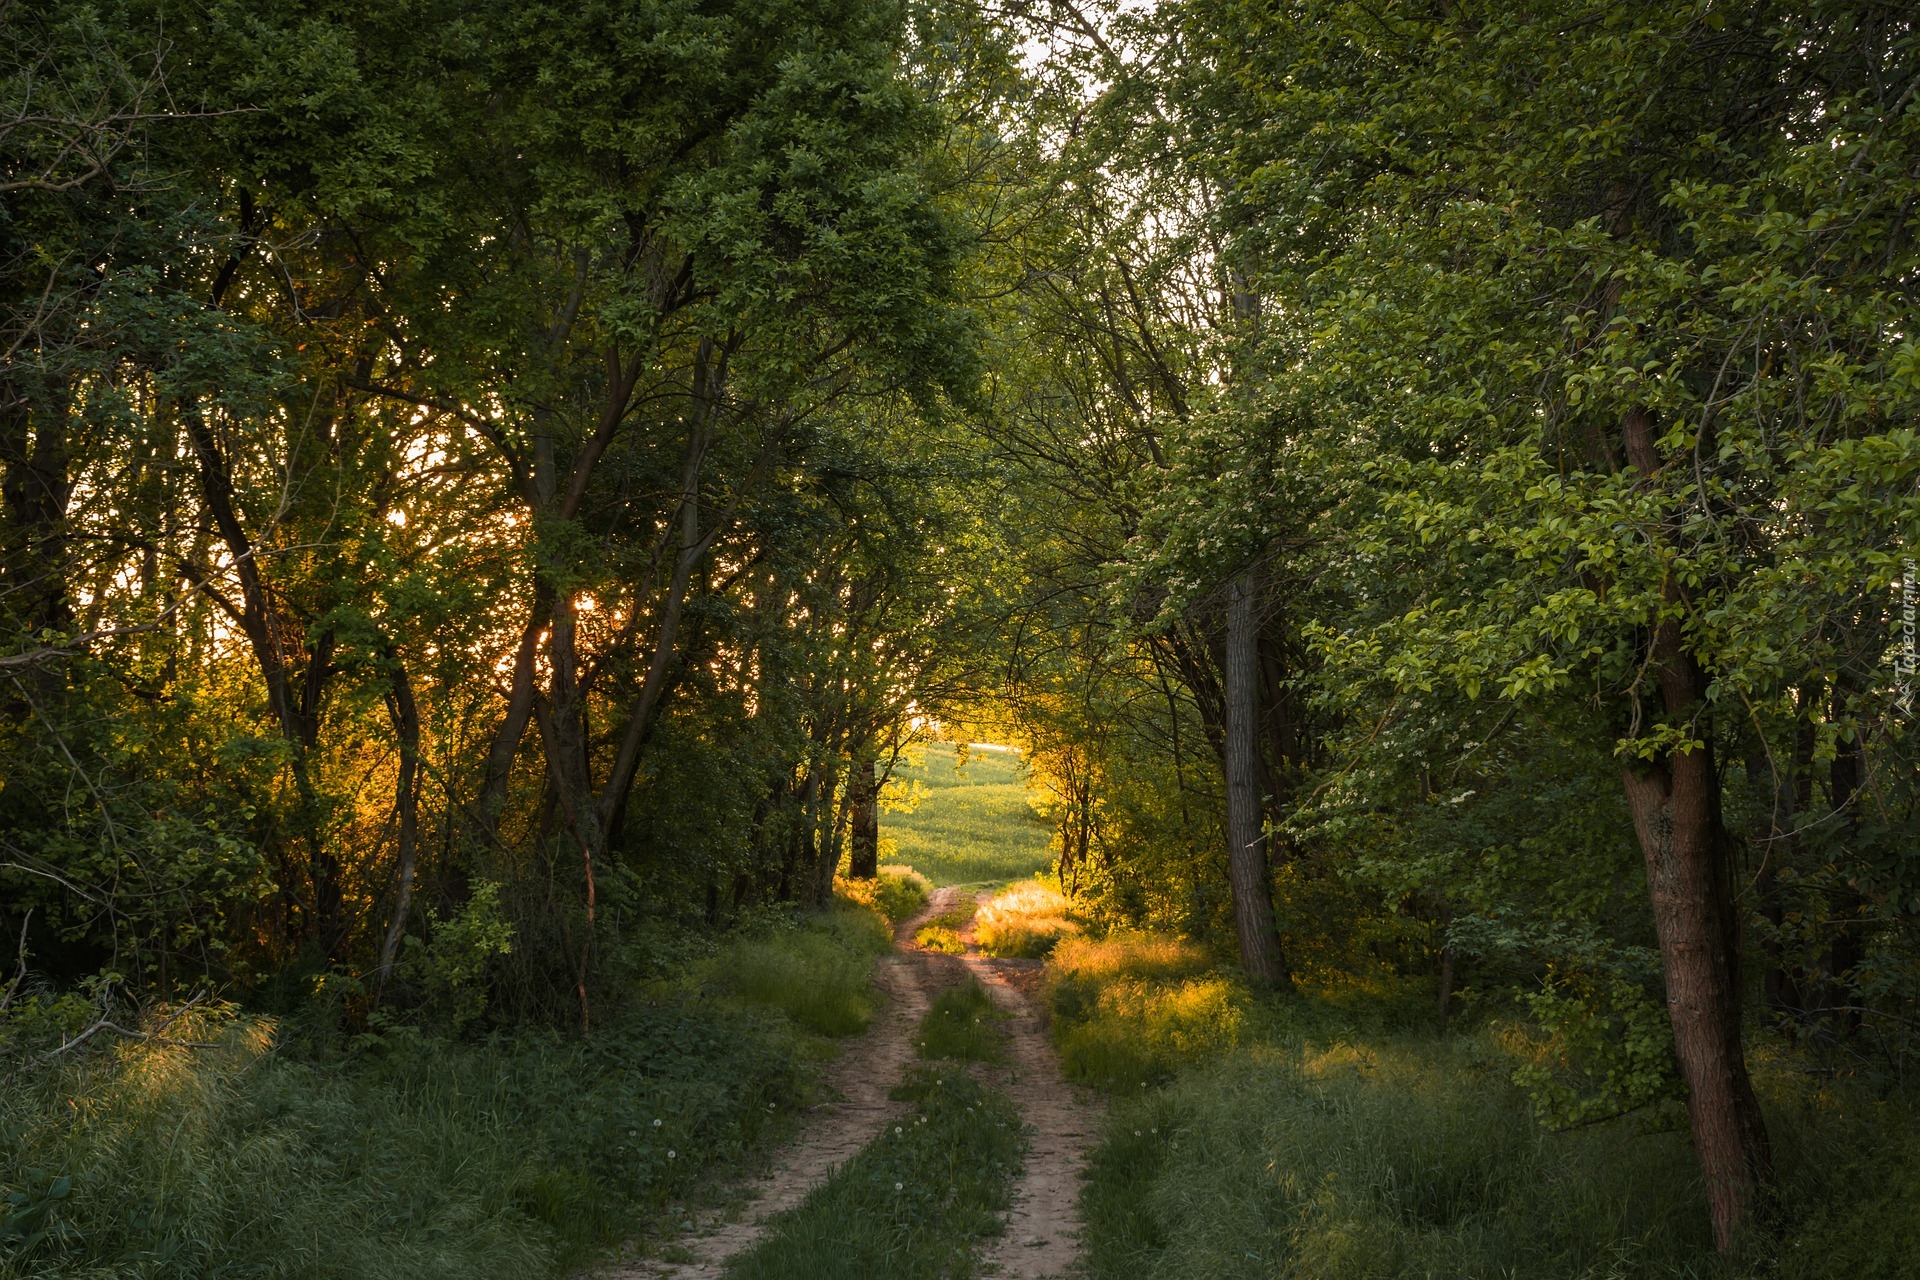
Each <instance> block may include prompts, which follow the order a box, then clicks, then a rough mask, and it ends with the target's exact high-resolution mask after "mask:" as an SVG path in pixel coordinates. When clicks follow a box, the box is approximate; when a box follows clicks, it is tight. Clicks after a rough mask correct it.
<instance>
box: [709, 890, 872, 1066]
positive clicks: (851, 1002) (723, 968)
mask: <svg viewBox="0 0 1920 1280" xmlns="http://www.w3.org/2000/svg"><path fill="white" fill-rule="evenodd" d="M892 945H893V934H892V932H891V931H890V930H889V929H888V928H887V926H886V923H885V921H884V920H882V919H881V917H880V916H879V915H877V914H876V913H874V912H873V911H869V910H861V909H859V908H850V907H844V906H843V907H838V908H836V909H834V910H831V911H827V912H823V913H822V914H821V915H819V916H816V917H814V918H813V919H812V920H809V921H807V922H806V923H804V924H803V925H801V926H799V927H796V928H791V929H782V930H777V931H773V932H769V933H767V934H765V935H763V936H759V937H751V938H744V939H741V940H739V941H736V942H735V943H733V944H732V945H730V946H729V947H727V948H726V949H725V950H724V951H723V952H722V953H721V955H720V956H718V957H717V958H716V959H715V960H714V961H713V962H712V964H711V965H710V966H709V974H710V976H709V978H708V981H709V983H710V984H711V985H712V987H713V988H714V989H715V990H717V991H719V992H721V993H723V994H725V995H727V996H731V997H732V998H733V999H734V1000H736V1001H738V1002H740V1003H742V1004H746V1005H756V1006H759V1007H762V1008H767V1009H773V1010H775V1011H777V1012H779V1013H781V1014H783V1015H785V1016H786V1017H788V1018H790V1019H792V1020H793V1021H794V1022H795V1023H797V1024H799V1025H800V1026H802V1027H805V1028H806V1029H807V1030H809V1031H812V1032H814V1033H816V1034H818V1035H824V1036H846V1035H853V1034H854V1033H856V1032H859V1031H864V1030H865V1029H866V1026H867V1023H868V1022H869V1021H871V1020H872V1018H873V1007H874V992H873V987H872V985H871V983H870V982H869V981H868V972H869V970H870V969H871V968H872V960H873V957H874V956H876V955H878V954H880V953H881V952H883V951H885V950H887V949H888V948H889V947H891V946H892Z"/></svg>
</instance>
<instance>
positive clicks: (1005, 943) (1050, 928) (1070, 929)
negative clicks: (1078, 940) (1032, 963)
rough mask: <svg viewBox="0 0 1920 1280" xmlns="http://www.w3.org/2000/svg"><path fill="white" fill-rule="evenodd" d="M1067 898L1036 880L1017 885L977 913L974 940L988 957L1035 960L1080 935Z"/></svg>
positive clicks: (1078, 926)
mask: <svg viewBox="0 0 1920 1280" xmlns="http://www.w3.org/2000/svg"><path fill="white" fill-rule="evenodd" d="M1069 911H1070V904H1069V903H1068V902H1067V899H1066V896H1065V895H1064V894H1062V893H1061V892H1060V891H1059V890H1058V889H1055V888H1054V887H1053V886H1051V885H1048V884H1045V883H1043V882H1041V881H1038V880H1029V881H1027V882H1026V883H1024V884H1018V885H1015V886H1013V887H1012V888H1011V889H1008V890H1007V891H1006V892H1005V893H1002V894H1000V895H999V896H998V897H996V898H994V899H993V901H991V902H989V903H988V904H987V905H986V906H984V907H982V908H981V909H980V915H979V918H978V920H977V921H976V923H975V927H974V938H975V940H976V941H977V942H978V943H979V944H980V949H981V950H982V951H984V952H986V953H987V954H988V955H993V956H1010V957H1015V958H1024V959H1037V958H1039V957H1042V956H1045V955H1047V954H1048V953H1049V952H1051V951H1052V950H1053V949H1054V947H1055V946H1057V945H1059V943H1060V942H1061V941H1062V940H1063V939H1065V938H1070V937H1074V936H1076V935H1078V934H1079V932H1080V925H1079V923H1078V922H1077V921H1075V920H1073V919H1071V918H1070V917H1069Z"/></svg>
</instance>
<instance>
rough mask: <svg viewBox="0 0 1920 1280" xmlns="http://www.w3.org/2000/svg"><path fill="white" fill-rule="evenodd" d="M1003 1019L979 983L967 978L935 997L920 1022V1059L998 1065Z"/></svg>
mask: <svg viewBox="0 0 1920 1280" xmlns="http://www.w3.org/2000/svg"><path fill="white" fill-rule="evenodd" d="M1003 1016H1004V1015H1002V1014H1001V1012H1000V1007H999V1006H998V1005H996V1004H994V1002H993V997H992V996H990V995H988V994H987V989H986V988H985V987H983V986H981V985H980V981H979V979H977V978H975V977H973V976H972V975H971V974H969V975H968V976H967V979H966V981H964V982H962V983H960V984H959V985H958V986H953V987H948V988H947V989H946V990H945V991H942V992H941V993H940V994H939V995H938V996H937V997H935V998H934V1001H933V1007H932V1008H930V1009H928V1010H927V1016H926V1017H924V1018H922V1019H921V1020H920V1034H919V1037H918V1039H919V1043H920V1056H921V1057H923V1058H955V1059H958V1060H959V1061H962V1062H998V1061H1000V1059H1001V1057H1002V1056H1003V1051H1004V1037H1002V1035H1001V1033H1000V1022H1001V1019H1002V1017H1003Z"/></svg>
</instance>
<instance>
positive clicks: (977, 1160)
mask: <svg viewBox="0 0 1920 1280" xmlns="http://www.w3.org/2000/svg"><path fill="white" fill-rule="evenodd" d="M895 1097H896V1098H897V1099H898V1100H899V1101H902V1102H906V1103H911V1104H912V1110H911V1111H909V1112H907V1113H906V1114H903V1115H901V1116H900V1117H898V1118H897V1119H896V1120H895V1122H894V1123H893V1124H892V1125H890V1126H889V1127H888V1128H887V1129H886V1130H885V1131H883V1132H882V1133H881V1135H880V1137H879V1138H878V1139H876V1140H875V1141H874V1142H873V1144H872V1145H870V1146H868V1147H867V1148H866V1149H865V1150H863V1151H862V1152H861V1153H860V1154H859V1155H857V1156H855V1157H854V1158H853V1159H851V1160H849V1161H847V1163H845V1164H844V1165H842V1166H841V1167H840V1168H839V1169H838V1170H836V1171H835V1172H834V1174H833V1176H832V1177H831V1178H829V1179H828V1180H827V1181H826V1182H825V1183H824V1184H823V1185H822V1186H821V1187H820V1188H819V1189H818V1190H816V1191H814V1193H813V1194H812V1195H810V1196H808V1197H807V1200H806V1202H805V1203H804V1204H802V1205H801V1206H800V1207H799V1208H797V1209H793V1210H789V1211H788V1212H787V1213H785V1214H782V1215H781V1216H780V1217H778V1218H776V1219H775V1220H774V1222H773V1225H772V1229H771V1231H770V1232H769V1233H768V1235H767V1237H766V1238H765V1239H764V1240H762V1241H761V1242H760V1243H759V1244H758V1245H756V1246H755V1247H754V1248H753V1249H752V1250H750V1251H749V1252H748V1253H747V1254H746V1255H745V1256H744V1257H742V1258H740V1259H739V1260H737V1261H736V1262H734V1264H733V1265H732V1266H731V1267H729V1268H728V1271H727V1275H728V1276H729V1277H731V1278H732V1280H803V1278H804V1280H936V1278H945V1277H952V1276H963V1275H970V1274H972V1273H973V1267H972V1262H971V1251H972V1249H973V1248H974V1246H975V1245H976V1244H977V1243H978V1242H979V1241H980V1240H981V1239H982V1238H983V1237H985V1236H988V1235H991V1234H994V1233H995V1232H997V1231H998V1230H999V1226H1000V1223H999V1215H1000V1214H1001V1213H1002V1212H1004V1210H1005V1209H1006V1206H1007V1202H1008V1184H1009V1183H1010V1181H1011V1180H1012V1176H1013V1173H1014V1171H1015V1169H1016V1168H1017V1167H1018V1165H1019V1162H1020V1157H1021V1154H1022V1152H1023V1150H1024V1148H1025V1145H1026V1144H1025V1140H1024V1138H1023V1137H1022V1135H1021V1130H1020V1119H1019V1114H1018V1113H1017V1112H1016V1111H1015V1110H1014V1108H1013V1106H1012V1104H1011V1103H1010V1102H1009V1101H1008V1100H1007V1098H1006V1097H1005V1096H1004V1095H1003V1094H999V1093H996V1092H993V1091H991V1090H988V1089H984V1088H982V1087H981V1086H980V1085H978V1084H976V1083H975V1082H974V1081H973V1080H972V1079H971V1078H970V1077H969V1076H967V1075H966V1074H965V1073H964V1072H961V1071H957V1070H952V1069H943V1068H936V1067H923V1068H918V1069H916V1070H915V1071H913V1072H911V1073H910V1074H909V1076H908V1079H907V1082H906V1084H905V1085H903V1086H902V1087H901V1088H900V1089H899V1090H897V1091H896V1093H895Z"/></svg>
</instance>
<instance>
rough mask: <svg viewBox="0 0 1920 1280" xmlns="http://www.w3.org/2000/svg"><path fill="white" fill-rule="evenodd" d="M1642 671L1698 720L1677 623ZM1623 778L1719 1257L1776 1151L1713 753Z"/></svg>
mask: <svg viewBox="0 0 1920 1280" xmlns="http://www.w3.org/2000/svg"><path fill="white" fill-rule="evenodd" d="M1650 667H1651V669H1652V670H1653V671H1654V673H1655V674H1656V675H1657V676H1658V679H1659V686H1660V696H1661V701H1662V703H1663V705H1664V707H1665V710H1666V712H1667V716H1668V719H1669V721H1670V722H1671V723H1674V724H1688V723H1691V722H1694V721H1696V720H1697V718H1698V717H1699V716H1700V715H1701V713H1702V711H1703V710H1704V705H1705V704H1704V697H1703V695H1704V693H1705V680H1704V678H1703V676H1702V673H1701V672H1700V670H1699V667H1698V666H1697V664H1695V663H1694V661H1693V660H1692V658H1691V657H1690V656H1689V655H1688V654H1687V653H1686V652H1685V650H1684V648H1683V647H1682V644H1681V633H1680V623H1679V621H1678V620H1677V619H1671V618H1670V619H1667V620H1665V621H1663V622H1661V623H1660V624H1659V626H1658V627H1657V628H1656V629H1655V632H1654V641H1653V650H1652V653H1651V655H1650ZM1622 781H1623V783H1624V785H1625V789H1626V796H1627V805H1628V807H1629V809H1631V811H1632V813H1633V825H1634V830H1635V832H1636V834H1637V835H1638V836H1639V840H1640V849H1641V853H1642V854H1643V856H1644V857H1645V860H1646V866H1647V889H1648V893H1649V894H1650V896H1651V897H1652V900H1653V923H1654V930H1655V932H1656V933H1657V934H1658V936H1659V939H1660V955H1661V960H1662V963H1663V967H1664V970H1665V974H1666V985H1667V1013H1668V1017H1669V1019H1670V1020H1671V1022H1672V1024H1673V1043H1674V1051H1675V1054H1676V1056H1677V1057H1678V1058H1679V1060H1680V1070H1681V1075H1682V1077H1683V1078H1684V1079H1685V1081H1686V1084H1687V1118H1688V1121H1689V1123H1690V1125H1691V1127H1692V1131H1693V1145H1694V1151H1695V1153H1696V1155H1697V1156H1698V1158H1699V1160H1700V1168H1701V1171H1702V1173H1703V1174H1704V1175H1705V1178H1706V1184H1707V1200H1708V1205H1709V1209H1710V1211H1711V1213H1712V1217H1713V1235H1714V1242H1715V1244H1716V1245H1717V1247H1718V1248H1719V1249H1720V1251H1721V1252H1722V1253H1726V1252H1728V1251H1730V1250H1731V1249H1732V1248H1733V1247H1734V1243H1735V1242H1736V1240H1738V1239H1739V1238H1740V1236H1741V1235H1742V1234H1743V1233H1744V1232H1746V1231H1747V1230H1748V1229H1750V1228H1751V1226H1752V1225H1753V1223H1754V1220H1755V1218H1756V1217H1758V1216H1760V1214H1761V1212H1762V1210H1763V1209H1764V1206H1765V1202H1766V1196H1767V1194H1768V1188H1769V1186H1770V1184H1771V1183H1772V1180H1773V1156H1772V1150H1771V1147H1770V1145H1769V1143H1768V1140H1767V1130H1766V1121H1765V1120H1764V1118H1763V1117H1762V1116H1761V1114H1760V1103H1759V1100H1758V1099H1757V1098H1756V1097H1755V1096H1754V1092H1753V1083H1752V1081H1751V1080H1750V1079H1749V1078H1748V1076H1747V1063H1746V1055H1745V1051H1744V1048H1743V1047H1742V1044H1741V1039H1740V994H1741V992H1740V965H1739V934H1740V922H1739V917H1738V914H1737V906H1736V903H1735V899H1734V892H1733V876H1732V870H1733V867H1732V858H1731V857H1730V856H1729V855H1730V850H1729V848H1728V843H1727V838H1726V831H1725V828H1724V826H1723V824H1722V820H1721V807H1720V778H1719V774H1718V772H1717V771H1716V769H1715V767H1714V759H1713V748H1712V746H1711V745H1710V744H1708V743H1702V744H1701V745H1699V746H1696V747H1694V748H1693V749H1691V750H1688V751H1673V752H1669V753H1667V754H1665V755H1663V756H1661V757H1660V758H1659V759H1656V760H1654V761H1652V762H1650V763H1646V764H1642V765H1635V766H1629V767H1628V768H1627V769H1625V770H1624V771H1623V772H1622Z"/></svg>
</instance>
